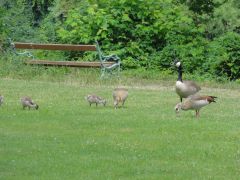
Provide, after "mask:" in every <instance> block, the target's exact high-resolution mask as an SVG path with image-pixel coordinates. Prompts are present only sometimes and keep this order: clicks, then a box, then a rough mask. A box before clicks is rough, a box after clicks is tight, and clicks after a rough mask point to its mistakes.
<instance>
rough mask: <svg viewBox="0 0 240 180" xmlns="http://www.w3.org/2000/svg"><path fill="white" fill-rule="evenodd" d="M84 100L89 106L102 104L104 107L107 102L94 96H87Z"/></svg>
mask: <svg viewBox="0 0 240 180" xmlns="http://www.w3.org/2000/svg"><path fill="white" fill-rule="evenodd" d="M85 99H86V100H87V101H88V102H89V105H90V106H91V105H92V104H96V106H97V105H98V104H103V105H104V106H105V105H106V103H107V101H106V100H105V99H103V98H101V97H99V96H96V95H87V96H86V97H85Z"/></svg>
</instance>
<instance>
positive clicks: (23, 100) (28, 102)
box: [20, 97, 39, 110]
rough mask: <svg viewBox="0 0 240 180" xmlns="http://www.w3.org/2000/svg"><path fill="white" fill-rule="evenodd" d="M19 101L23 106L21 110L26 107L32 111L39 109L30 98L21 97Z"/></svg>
mask: <svg viewBox="0 0 240 180" xmlns="http://www.w3.org/2000/svg"><path fill="white" fill-rule="evenodd" d="M20 101H21V104H22V106H23V109H25V108H26V107H28V109H30V108H33V109H36V110H38V108H39V106H38V105H37V104H36V103H34V102H33V101H32V99H31V98H30V97H22V98H21V99H20Z"/></svg>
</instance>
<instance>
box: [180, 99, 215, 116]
mask: <svg viewBox="0 0 240 180" xmlns="http://www.w3.org/2000/svg"><path fill="white" fill-rule="evenodd" d="M215 98H217V97H216V96H200V95H192V96H189V97H188V98H187V99H186V100H185V101H184V102H182V103H178V104H177V105H176V106H175V111H176V114H178V113H179V112H180V110H184V111H187V110H195V111H196V117H197V118H198V117H199V116H200V113H199V111H200V109H201V108H202V107H204V106H206V105H208V104H210V103H212V102H216V101H215Z"/></svg>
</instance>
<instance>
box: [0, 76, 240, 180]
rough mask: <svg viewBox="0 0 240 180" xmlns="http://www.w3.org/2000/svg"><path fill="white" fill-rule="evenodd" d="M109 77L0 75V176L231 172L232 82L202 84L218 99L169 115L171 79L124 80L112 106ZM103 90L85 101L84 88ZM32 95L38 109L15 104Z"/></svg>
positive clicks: (235, 126)
mask: <svg viewBox="0 0 240 180" xmlns="http://www.w3.org/2000/svg"><path fill="white" fill-rule="evenodd" d="M114 86H117V85H114V84H111V85H110V84H109V85H106V84H98V85H87V86H82V83H80V82H76V83H74V82H64V81H62V82H61V81H59V82H47V81H39V82H38V81H32V80H28V81H26V80H12V79H1V84H0V93H1V94H3V95H4V96H5V103H4V104H3V106H2V107H0V113H1V116H0V139H1V141H0V179H238V177H239V176H240V170H239V165H240V121H239V117H240V112H239V96H240V93H239V91H237V90H230V89H213V88H204V87H203V88H202V89H203V90H202V93H203V94H209V95H215V96H218V102H217V103H216V104H211V105H209V106H208V107H205V108H203V109H202V110H201V111H200V115H201V117H200V119H199V120H197V119H196V118H195V117H194V112H191V111H188V112H182V113H181V115H180V117H176V116H175V113H174V110H173V108H174V106H175V104H176V103H177V102H178V97H177V96H176V94H175V93H174V90H173V88H172V87H166V88H162V87H159V88H152V87H149V86H145V87H144V86H142V87H141V88H139V87H136V86H131V87H129V98H128V100H127V102H126V107H124V108H120V109H117V110H115V109H114V108H113V100H112V95H111V94H112V89H113V87H114ZM89 93H96V94H98V95H100V96H102V97H105V98H106V99H107V101H108V103H107V107H103V106H99V107H94V106H92V107H89V105H88V104H87V102H86V101H85V100H84V96H85V95H87V94H89ZM23 95H29V96H31V97H32V98H33V99H34V100H35V101H36V102H37V103H38V104H39V106H40V109H39V111H35V110H30V111H29V110H22V107H21V105H20V102H19V99H20V97H21V96H23Z"/></svg>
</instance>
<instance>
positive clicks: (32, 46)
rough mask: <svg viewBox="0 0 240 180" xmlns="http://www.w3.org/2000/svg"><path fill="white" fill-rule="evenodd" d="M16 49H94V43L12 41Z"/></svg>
mask: <svg viewBox="0 0 240 180" xmlns="http://www.w3.org/2000/svg"><path fill="white" fill-rule="evenodd" d="M14 46H15V48H16V49H43V50H66V51H96V50H97V49H96V46H95V45H72V44H35V43H21V42H14Z"/></svg>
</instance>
